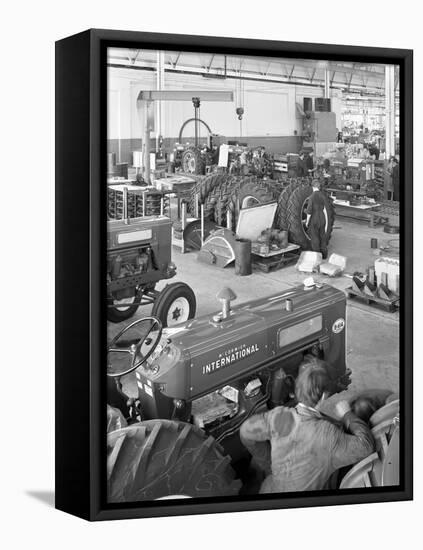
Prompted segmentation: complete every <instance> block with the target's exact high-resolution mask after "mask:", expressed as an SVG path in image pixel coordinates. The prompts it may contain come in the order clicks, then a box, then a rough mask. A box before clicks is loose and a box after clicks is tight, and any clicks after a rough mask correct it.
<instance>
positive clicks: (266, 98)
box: [108, 67, 341, 139]
mask: <svg viewBox="0 0 423 550" xmlns="http://www.w3.org/2000/svg"><path fill="white" fill-rule="evenodd" d="M238 85H239V84H238V81H236V80H234V79H226V80H217V79H205V78H203V77H201V76H195V75H176V74H175V75H173V74H171V75H169V74H168V73H166V74H165V88H166V89H175V90H180V89H187V90H202V89H205V90H213V89H215V90H232V91H233V92H234V98H235V100H234V102H233V103H229V102H211V101H210V102H208V101H204V102H203V103H202V104H201V111H200V117H201V118H202V119H203V120H204V121H205V122H207V123H208V124H209V126H210V127H211V130H212V132H214V133H216V134H220V135H224V136H239V135H240V123H239V120H238V118H237V116H236V113H235V109H236V107H238V106H239V105H238V102H237V100H236V98H237V96H238V90H237V87H238ZM155 88H156V75H155V73H154V72H150V71H135V70H126V69H117V68H114V67H112V68H109V84H108V89H109V120H108V128H109V134H108V137H109V139H131V138H141V137H142V133H143V114H142V113H141V112H139V110H138V109H137V106H136V105H137V97H138V93H139V91H140V90H150V89H155ZM335 93H337V92H335ZM304 97H323V89H322V88H316V87H308V86H294V85H289V84H275V83H268V82H251V81H244V110H245V113H244V116H243V120H242V135H243V136H293V135H294V133H295V132H297V133H299V134H300V133H301V127H302V123H301V117H300V116H299V115H298V113H297V110H296V106H295V104H296V103H297V102H298V103H300V105H301V106H302V105H303V98H304ZM332 103H333V105H334V110H335V112H336V114H337V116H339V117H340V111H341V107H340V100H337V99H334V100H333V101H332ZM119 106H120V109H119V108H118V107H119ZM193 116H194V109H193V106H192V103H191V102H190V101H166V102H162V128H161V132H162V135H163V136H164V137H170V138H175V137H177V136H178V134H179V129H180V127H181V125H182V124H183V122H184V121H185V120H187V119H189V118H192V117H193ZM339 120H340V118H339ZM201 131H203V130H202V129H201ZM153 135H154V134H153ZM192 135H193V126H192V125H191V126H187V128H186V131H185V132H184V136H192Z"/></svg>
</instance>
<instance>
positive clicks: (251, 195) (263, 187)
mask: <svg viewBox="0 0 423 550" xmlns="http://www.w3.org/2000/svg"><path fill="white" fill-rule="evenodd" d="M274 200H275V199H274V195H273V192H272V189H270V188H269V186H268V185H267V184H266V182H265V181H263V180H255V179H253V180H251V179H250V180H249V181H247V182H246V183H242V184H241V185H240V186H239V187H238V188H237V189H236V190H235V192H234V193H233V194H232V196H231V198H230V200H229V201H228V203H227V208H228V209H229V210H230V211H231V213H232V229H234V230H236V225H237V222H238V216H239V210H240V209H243V208H249V207H251V206H257V205H260V204H265V203H268V202H272V201H274Z"/></svg>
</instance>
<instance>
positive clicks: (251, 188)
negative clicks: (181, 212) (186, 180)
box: [189, 174, 280, 230]
mask: <svg viewBox="0 0 423 550" xmlns="http://www.w3.org/2000/svg"><path fill="white" fill-rule="evenodd" d="M279 192H280V189H279V188H278V186H277V184H276V182H273V181H271V180H262V179H259V178H257V177H256V176H239V175H231V174H210V175H208V176H205V177H203V178H201V179H200V180H198V181H197V183H196V185H195V186H194V188H193V189H192V192H191V200H190V205H189V210H190V212H191V214H193V215H194V214H195V212H196V211H198V212H199V211H200V205H201V204H202V205H204V215H205V217H207V218H209V219H210V220H212V221H213V222H215V223H217V224H219V225H222V226H225V227H226V221H227V213H228V210H229V211H230V212H231V214H232V226H233V227H232V229H234V230H235V228H236V223H237V221H238V214H239V210H240V208H247V207H249V206H254V205H257V204H264V203H267V202H271V201H274V200H277V197H278V195H279ZM196 203H197V204H196Z"/></svg>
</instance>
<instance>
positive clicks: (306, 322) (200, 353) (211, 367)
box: [137, 285, 345, 399]
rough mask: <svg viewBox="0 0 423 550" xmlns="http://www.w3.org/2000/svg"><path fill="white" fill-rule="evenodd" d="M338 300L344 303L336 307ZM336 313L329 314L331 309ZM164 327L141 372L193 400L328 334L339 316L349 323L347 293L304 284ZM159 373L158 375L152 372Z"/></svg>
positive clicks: (164, 390) (166, 390)
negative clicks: (156, 345) (346, 306)
mask: <svg viewBox="0 0 423 550" xmlns="http://www.w3.org/2000/svg"><path fill="white" fill-rule="evenodd" d="M334 304H339V306H338V307H336V308H335V311H334V308H333V305H334ZM329 311H330V312H332V313H331V314H329V313H328V312H329ZM222 317H223V315H222V312H220V313H216V314H214V315H207V316H204V317H200V318H198V319H194V320H192V321H188V322H186V323H184V324H182V325H180V326H175V327H171V328H167V329H164V331H163V337H162V341H161V343H160V345H159V346H158V348H157V351H156V353H155V354H154V356H153V357H152V358H151V360H150V361H149V364H148V365H146V366H145V367H140V368H139V369H138V372H137V377H138V379H139V380H141V378H142V379H145V378H147V379H148V381H149V382H148V383H149V385H150V386H151V387H152V385H153V384H154V385H155V384H158V385H159V386H160V388H161V391H162V393H164V394H166V395H168V396H169V397H170V396H171V397H174V398H178V399H188V398H189V399H192V398H194V397H196V396H199V395H203V394H205V393H208V392H210V391H211V390H212V389H214V388H219V387H222V386H223V385H225V384H229V383H230V382H231V380H234V379H237V378H239V377H240V376H241V375H242V376H245V375H248V373H249V372H250V371H251V372H253V370H255V369H257V367H258V366H260V364H263V366H264V365H265V364H266V363H267V362H268V361H269V360H272V361H274V360H277V359H278V357H281V356H286V355H287V353H289V352H290V351H292V350H296V349H298V348H300V347H301V346H302V345H305V344H307V343H309V342H312V341H319V340H320V339H324V338H325V337H326V334H327V333H328V332H329V330H330V328H331V327H332V324H333V323H334V321H335V320H336V319H335V318H337V319H338V321H339V322H340V326H342V330H343V327H344V325H345V295H344V293H343V292H341V291H338V290H336V289H334V288H333V287H330V286H328V285H322V287H321V288H316V287H314V288H312V289H309V290H305V289H304V287H303V286H301V287H298V288H293V289H292V290H288V291H285V292H281V293H278V294H274V295H272V296H268V297H266V298H260V299H257V300H254V301H250V302H246V303H244V304H241V305H239V306H237V307H234V308H231V310H230V312H229V314H228V315H227V317H226V318H222ZM153 373H154V374H153Z"/></svg>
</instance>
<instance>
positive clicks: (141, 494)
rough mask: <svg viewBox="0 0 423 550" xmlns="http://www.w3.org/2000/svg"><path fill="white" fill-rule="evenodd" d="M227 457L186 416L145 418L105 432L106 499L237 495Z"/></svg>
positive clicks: (237, 484) (121, 500) (239, 483)
mask: <svg viewBox="0 0 423 550" xmlns="http://www.w3.org/2000/svg"><path fill="white" fill-rule="evenodd" d="M234 477H235V476H234V471H233V469H232V467H231V465H230V458H229V457H228V456H225V455H224V454H223V450H222V448H221V447H220V445H219V444H218V443H217V442H216V440H215V439H213V438H212V437H208V436H207V435H206V434H205V433H204V432H203V431H202V430H200V429H199V428H197V427H195V426H193V425H192V424H187V423H185V422H176V421H171V420H148V421H145V422H141V423H139V424H133V425H132V426H129V427H127V428H123V429H121V430H117V431H113V432H111V433H109V434H108V436H107V489H108V501H109V502H136V501H143V500H156V499H160V498H166V497H175V498H178V497H179V498H180V497H184V496H185V497H216V496H232V495H237V494H238V492H239V489H240V487H241V482H240V481H239V480H235V479H234Z"/></svg>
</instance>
